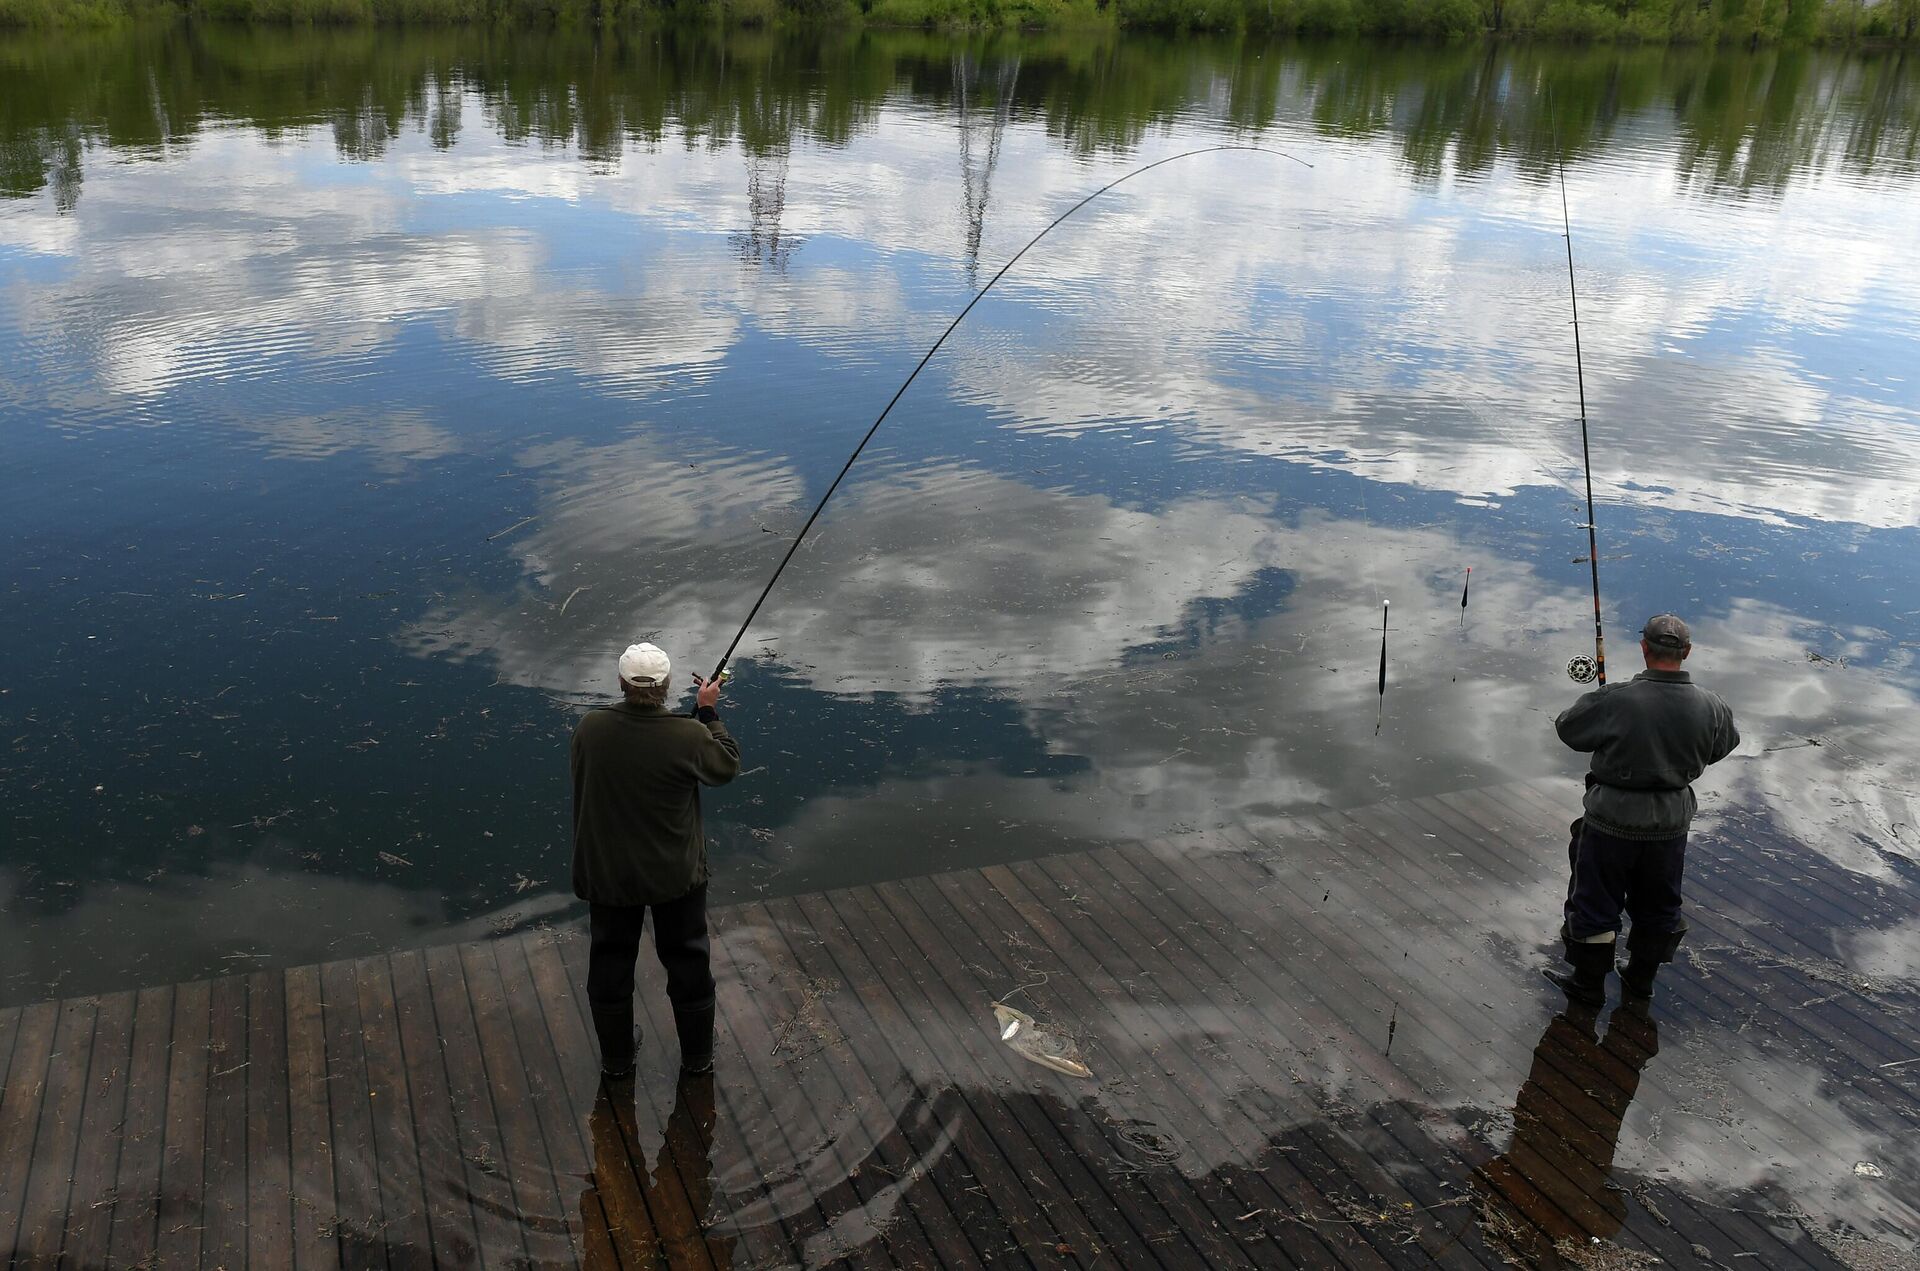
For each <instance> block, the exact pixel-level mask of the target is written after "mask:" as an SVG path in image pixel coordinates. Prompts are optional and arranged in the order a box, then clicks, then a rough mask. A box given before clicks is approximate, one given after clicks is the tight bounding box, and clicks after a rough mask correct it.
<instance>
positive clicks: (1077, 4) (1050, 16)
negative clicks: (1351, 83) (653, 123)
mask: <svg viewBox="0 0 1920 1271" xmlns="http://www.w3.org/2000/svg"><path fill="white" fill-rule="evenodd" d="M1753 10H1754V6H1749V5H1745V4H1741V3H1740V2H1739V0H1714V2H1713V3H1711V4H1709V5H1708V6H1706V7H1700V6H1696V5H1694V4H1688V3H1675V4H1672V5H1670V6H1669V7H1667V8H1665V9H1664V10H1662V9H1658V8H1655V7H1634V8H1626V9H1622V8H1620V7H1616V6H1611V5H1604V4H1597V3H1586V2H1584V0H1277V2H1276V0H698V2H697V3H694V4H690V5H674V4H671V3H668V4H664V5H662V4H654V3H648V2H646V0H639V2H631V3H622V2H621V0H0V33H27V32H34V31H69V30H85V29H113V28H120V27H126V26H133V25H141V26H145V25H154V24H164V25H170V24H177V23H182V22H187V23H202V22H204V23H212V24H219V25H253V26H272V27H288V28H298V27H306V28H367V27H373V28H395V29H414V28H422V27H425V28H436V27H455V28H468V29H472V28H486V27H506V28H512V29H527V28H535V29H537V28H551V29H560V30H584V31H593V32H599V31H607V30H619V29H635V28H643V27H649V26H685V25H696V26H719V27H724V28H730V29H754V28H781V27H795V26H799V27H827V28H840V29H847V30H873V31H943V32H952V33H969V32H970V33H1017V32H1052V33H1073V32H1078V31H1084V32H1086V33H1088V34H1096V33H1097V34H1103V35H1114V34H1138V35H1161V36H1183V35H1222V34H1242V35H1252V36H1266V37H1273V38H1276V39H1284V38H1308V39H1311V38H1317V37H1332V38H1354V37H1359V38H1366V39H1375V40H1380V41H1383V42H1404V41H1417V42H1432V43H1436V44H1448V45H1458V44H1472V43H1481V44H1487V45H1497V44H1505V43H1522V44H1543V45H1548V46H1581V45H1591V44H1601V45H1630V46H1632V45H1637V46H1652V47H1659V46H1670V47H1687V46H1707V47H1714V46H1718V47H1739V46H1746V47H1749V48H1758V47H1779V46H1789V47H1791V46H1807V45H1811V46H1817V47H1834V48H1849V49H1860V50H1863V51H1871V50H1876V49H1899V48H1908V47H1913V46H1915V45H1916V44H1920V0H1879V2H1878V3H1875V4H1871V5H1869V4H1864V3H1862V2H1861V0H1823V2H1821V3H1818V4H1816V5H1812V6H1806V7H1801V8H1799V9H1797V10H1796V11H1794V12H1791V13H1789V12H1788V11H1787V10H1786V8H1785V7H1784V6H1782V7H1781V8H1780V11H1778V12H1770V11H1768V9H1767V8H1762V9H1761V10H1760V11H1758V12H1755V11H1753Z"/></svg>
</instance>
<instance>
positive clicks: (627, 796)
mask: <svg viewBox="0 0 1920 1271" xmlns="http://www.w3.org/2000/svg"><path fill="white" fill-rule="evenodd" d="M672 669H673V664H672V663H671V662H670V661H668V659H667V655H666V653H664V652H663V651H662V650H660V649H658V648H656V647H655V646H653V645H651V644H636V645H632V646H630V647H629V648H628V649H627V651H626V652H625V653H623V654H621V655H620V691H621V695H622V699H623V700H621V701H619V702H617V703H615V704H613V705H611V706H601V707H597V708H595V709H594V710H591V711H588V712H587V715H586V718H584V719H582V720H581V721H580V725H579V727H577V728H576V729H574V732H573V891H574V894H575V895H576V896H578V897H580V899H582V900H584V901H586V902H587V904H588V906H589V912H590V922H591V927H592V941H593V943H592V951H591V952H590V953H589V955H588V962H587V1005H588V1007H589V1008H590V1009H591V1011H592V1013H593V1029H594V1032H595V1033H597V1034H599V1038H600V1071H601V1075H602V1076H603V1077H605V1078H606V1079H608V1080H611V1081H621V1080H625V1079H626V1078H628V1077H631V1076H632V1075H633V1062H634V1046H635V1037H634V1019H633V978H634V975H633V973H634V959H635V958H637V957H638V956H639V953H640V933H641V928H642V924H643V923H644V922H645V919H646V916H647V911H648V910H649V909H651V910H652V911H653V948H654V952H655V953H656V954H657V955H658V956H659V958H660V965H661V966H662V967H664V968H665V969H666V972H667V998H668V1000H669V1001H670V1002H672V1004H673V1022H674V1031H676V1032H677V1033H679V1035H680V1070H681V1072H682V1073H684V1074H697V1073H705V1072H711V1071H713V973H712V971H711V970H710V969H709V967H708V944H707V839H706V832H705V830H704V829H703V828H702V826H701V823H700V787H701V786H703V785H706V786H718V785H725V784H726V783H727V782H729V781H731V780H733V779H734V777H736V776H738V775H739V773H740V743H739V742H736V741H735V740H734V739H733V738H732V737H731V736H729V735H728V733H727V730H726V726H725V725H723V724H722V723H721V722H720V714H719V711H718V709H717V706H718V704H719V701H720V682H719V681H718V680H706V681H702V680H701V679H700V677H699V676H697V675H696V676H695V677H694V683H695V684H697V685H699V692H698V694H697V695H696V696H695V698H694V712H693V716H692V718H689V717H687V716H685V715H675V714H671V713H670V712H668V710H667V707H666V701H667V680H668V676H669V674H670V673H671V672H672Z"/></svg>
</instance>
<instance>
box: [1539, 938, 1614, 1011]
mask: <svg viewBox="0 0 1920 1271" xmlns="http://www.w3.org/2000/svg"><path fill="white" fill-rule="evenodd" d="M1566 951H1567V961H1568V962H1570V963H1572V964H1573V969H1572V971H1570V972H1568V971H1548V972H1546V973H1545V974H1546V977H1547V978H1548V979H1549V980H1552V981H1553V982H1554V983H1555V984H1557V985H1559V986H1560V987H1561V989H1563V990H1564V991H1565V992H1566V995H1567V999H1568V1000H1569V1001H1572V1002H1578V1003H1579V1004H1580V1005H1582V1006H1592V1007H1601V1006H1605V1005H1606V1004H1607V973H1608V972H1609V971H1612V970H1613V944H1612V943H1611V942H1609V943H1607V944H1589V943H1587V942H1585V941H1580V940H1568V941H1567V942H1566Z"/></svg>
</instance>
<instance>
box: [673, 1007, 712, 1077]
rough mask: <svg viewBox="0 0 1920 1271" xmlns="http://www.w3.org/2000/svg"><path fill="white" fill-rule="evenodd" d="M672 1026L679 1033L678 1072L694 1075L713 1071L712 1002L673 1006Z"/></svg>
mask: <svg viewBox="0 0 1920 1271" xmlns="http://www.w3.org/2000/svg"><path fill="white" fill-rule="evenodd" d="M673 1028H674V1031H675V1032H677V1033H679V1034H680V1072H681V1073H682V1075H686V1076H696V1075H699V1074H701V1073H709V1072H712V1071H713V1003H712V1002H708V1003H706V1004H705V1005H704V1006H675V1007H674V1008H673Z"/></svg>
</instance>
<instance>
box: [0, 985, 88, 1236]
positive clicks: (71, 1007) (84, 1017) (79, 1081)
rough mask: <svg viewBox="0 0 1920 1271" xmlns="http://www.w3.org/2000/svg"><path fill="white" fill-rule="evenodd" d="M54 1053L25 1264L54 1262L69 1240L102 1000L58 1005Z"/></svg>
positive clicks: (25, 1219) (36, 1144) (28, 1205)
mask: <svg viewBox="0 0 1920 1271" xmlns="http://www.w3.org/2000/svg"><path fill="white" fill-rule="evenodd" d="M59 1012H60V1014H59V1020H58V1022H57V1023H56V1024H55V1026H54V1034H53V1052H52V1054H51V1055H50V1056H49V1058H48V1061H47V1077H46V1089H45V1092H44V1093H43V1094H42V1096H41V1101H40V1124H39V1126H38V1128H37V1129H36V1131H35V1133H34V1139H33V1161H32V1165H31V1167H30V1168H29V1170H28V1172H27V1188H26V1192H27V1194H26V1198H25V1201H24V1203H23V1210H22V1213H21V1220H20V1234H19V1238H18V1242H17V1244H16V1245H15V1246H14V1254H15V1256H16V1257H18V1258H19V1259H20V1260H21V1261H22V1262H28V1263H31V1262H36V1261H45V1262H52V1261H54V1260H55V1259H57V1258H58V1257H59V1255H60V1249H61V1246H62V1244H63V1243H65V1238H66V1225H67V1212H68V1203H69V1201H70V1199H71V1197H72V1194H73V1162H74V1156H75V1154H76V1152H77V1150H78V1148H79V1145H80V1112H81V1108H82V1105H83V1104H84V1102H85V1100H86V1094H87V1064H88V1060H89V1058H90V1051H91V1050H92V1046H93V1026H94V1021H95V1018H96V1017H97V1016H98V1014H99V1000H98V999H97V998H91V997H76V998H68V999H67V1000H65V1001H63V1002H61V1003H60V1004H59Z"/></svg>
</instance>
